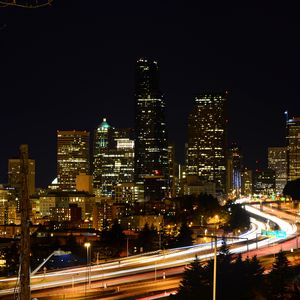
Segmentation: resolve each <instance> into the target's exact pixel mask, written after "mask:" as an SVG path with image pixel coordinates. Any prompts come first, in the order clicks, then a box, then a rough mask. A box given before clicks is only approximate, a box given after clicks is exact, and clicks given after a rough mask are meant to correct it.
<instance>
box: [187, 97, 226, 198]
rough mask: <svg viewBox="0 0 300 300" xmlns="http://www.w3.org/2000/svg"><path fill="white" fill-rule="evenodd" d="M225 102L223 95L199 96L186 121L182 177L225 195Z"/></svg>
mask: <svg viewBox="0 0 300 300" xmlns="http://www.w3.org/2000/svg"><path fill="white" fill-rule="evenodd" d="M226 101H227V92H226V93H224V94H219V93H218V94H217V93H215V94H202V95H200V96H198V97H196V99H195V105H194V108H193V110H192V112H191V113H190V115H189V118H188V145H187V146H188V147H187V151H186V174H187V175H198V176H199V178H200V179H201V180H204V181H211V182H214V183H215V184H216V189H217V193H225V192H226V149H227V147H226V133H227V120H226Z"/></svg>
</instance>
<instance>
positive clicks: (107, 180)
mask: <svg viewBox="0 0 300 300" xmlns="http://www.w3.org/2000/svg"><path fill="white" fill-rule="evenodd" d="M132 136H133V130H132V129H131V128H114V127H111V126H110V125H109V124H108V123H107V122H106V119H103V122H102V123H101V124H100V126H99V127H98V128H97V130H96V132H95V140H94V163H93V164H94V170H93V176H94V187H95V189H96V192H98V191H99V192H100V194H101V195H103V196H112V193H113V190H114V186H115V185H116V184H119V183H128V182H133V175H134V141H133V137H132Z"/></svg>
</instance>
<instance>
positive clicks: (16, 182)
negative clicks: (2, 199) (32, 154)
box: [8, 158, 35, 196]
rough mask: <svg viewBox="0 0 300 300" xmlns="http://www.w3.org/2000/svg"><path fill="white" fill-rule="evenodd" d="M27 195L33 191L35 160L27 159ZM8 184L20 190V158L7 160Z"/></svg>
mask: <svg viewBox="0 0 300 300" xmlns="http://www.w3.org/2000/svg"><path fill="white" fill-rule="evenodd" d="M27 183H28V195H29V196H31V195H33V194H34V193H35V160H33V159H28V176H27ZM8 184H9V186H10V187H13V188H15V189H16V190H18V191H20V189H21V184H22V176H21V159H19V158H18V159H9V160H8Z"/></svg>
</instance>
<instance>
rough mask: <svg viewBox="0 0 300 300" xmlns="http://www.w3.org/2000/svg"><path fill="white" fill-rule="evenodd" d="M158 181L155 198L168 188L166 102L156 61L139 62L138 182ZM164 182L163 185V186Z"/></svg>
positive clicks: (136, 162)
mask: <svg viewBox="0 0 300 300" xmlns="http://www.w3.org/2000/svg"><path fill="white" fill-rule="evenodd" d="M155 177H157V179H158V180H159V181H160V184H158V185H157V187H158V189H160V190H159V191H157V193H154V194H153V193H152V195H155V194H156V196H155V197H156V198H160V197H161V196H162V195H163V194H165V193H166V192H167V188H168V142H167V128H166V120H165V101H164V98H163V95H162V93H161V92H160V89H159V68H158V64H157V62H156V61H152V60H148V59H139V60H138V61H137V63H136V74H135V181H136V182H138V183H142V184H143V183H144V182H145V180H146V179H147V180H148V179H150V181H151V182H152V183H151V185H152V186H153V180H154V178H155ZM161 180H163V181H164V183H163V184H161Z"/></svg>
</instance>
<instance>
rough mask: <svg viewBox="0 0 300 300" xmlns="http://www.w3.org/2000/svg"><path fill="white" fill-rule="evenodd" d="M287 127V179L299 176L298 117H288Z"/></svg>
mask: <svg viewBox="0 0 300 300" xmlns="http://www.w3.org/2000/svg"><path fill="white" fill-rule="evenodd" d="M286 127H287V136H286V138H287V180H295V179H298V178H300V118H293V119H288V120H287V123H286Z"/></svg>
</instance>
